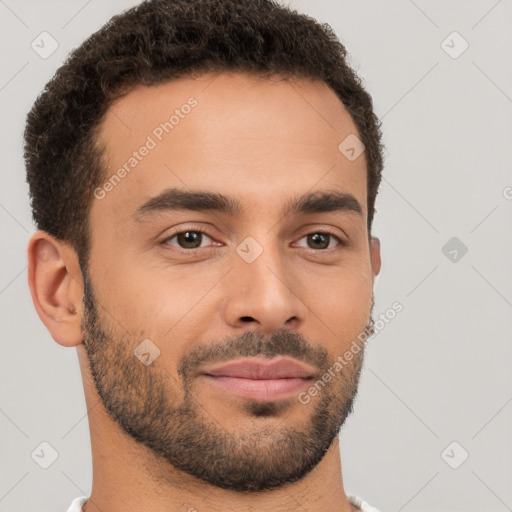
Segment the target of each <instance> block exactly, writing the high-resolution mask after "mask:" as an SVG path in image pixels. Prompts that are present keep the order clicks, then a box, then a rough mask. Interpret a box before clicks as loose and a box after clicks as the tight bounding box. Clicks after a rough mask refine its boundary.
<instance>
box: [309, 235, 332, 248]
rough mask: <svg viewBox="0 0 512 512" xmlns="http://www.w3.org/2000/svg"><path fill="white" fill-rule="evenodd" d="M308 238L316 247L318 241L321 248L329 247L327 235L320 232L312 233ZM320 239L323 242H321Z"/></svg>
mask: <svg viewBox="0 0 512 512" xmlns="http://www.w3.org/2000/svg"><path fill="white" fill-rule="evenodd" d="M309 240H310V241H312V242H313V243H314V244H317V247H316V248H318V243H320V245H321V246H322V247H321V248H322V249H326V248H327V247H329V235H325V234H322V233H314V234H312V235H309ZM322 241H323V242H324V243H322Z"/></svg>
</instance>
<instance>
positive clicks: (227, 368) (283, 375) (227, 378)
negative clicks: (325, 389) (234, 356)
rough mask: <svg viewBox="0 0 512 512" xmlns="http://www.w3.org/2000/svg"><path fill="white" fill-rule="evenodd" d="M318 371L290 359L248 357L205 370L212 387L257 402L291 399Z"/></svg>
mask: <svg viewBox="0 0 512 512" xmlns="http://www.w3.org/2000/svg"><path fill="white" fill-rule="evenodd" d="M314 375H315V371H314V370H313V368H311V367H310V366H307V365H304V364H303V363H299V362H298V361H296V360H292V359H287V358H282V357H280V358H274V359H272V360H268V359H263V358H256V357H252V358H246V359H241V360H237V361H231V362H229V363H227V364H223V365H221V366H217V367H211V368H207V369H205V370H203V371H202V372H201V374H200V376H201V377H202V378H204V379H206V380H207V381H208V383H209V384H211V385H214V386H219V387H220V388H222V389H224V390H227V391H229V392H231V393H234V394H235V395H238V396H241V397H244V398H251V399H253V400H266V401H272V400H280V399H284V398H288V397H290V396H291V395H293V394H294V393H297V392H298V391H300V390H301V389H302V388H304V387H306V386H307V385H309V383H310V381H311V380H312V379H313V377H314Z"/></svg>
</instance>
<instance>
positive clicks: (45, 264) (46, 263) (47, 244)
mask: <svg viewBox="0 0 512 512" xmlns="http://www.w3.org/2000/svg"><path fill="white" fill-rule="evenodd" d="M27 257H28V284H29V287H30V293H31V295H32V301H33V302H34V306H35V308H36V310H37V314H38V315H39V318H40V319H41V321H42V322H43V323H44V325H45V326H46V328H47V329H48V331H50V334H51V336H52V338H53V339H54V340H55V341H56V342H57V343H58V344H59V345H63V346H65V347H73V346H77V345H80V343H82V330H81V327H80V321H81V318H82V298H83V289H84V287H83V278H82V272H81V269H80V265H79V263H78V256H77V254H76V252H75V251H74V249H73V248H72V247H71V246H69V245H68V244H67V243H65V242H62V241H60V240H57V239H56V238H54V237H53V236H52V235H50V234H49V233H47V232H46V231H41V230H39V231H36V232H35V233H34V234H33V235H32V236H31V238H30V241H29V243H28V248H27Z"/></svg>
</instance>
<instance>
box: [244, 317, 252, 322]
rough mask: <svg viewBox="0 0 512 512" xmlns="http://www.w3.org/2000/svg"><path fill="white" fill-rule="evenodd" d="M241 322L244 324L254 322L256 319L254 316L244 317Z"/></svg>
mask: <svg viewBox="0 0 512 512" xmlns="http://www.w3.org/2000/svg"><path fill="white" fill-rule="evenodd" d="M241 320H242V321H244V322H254V318H253V317H252V316H243V317H242V318H241Z"/></svg>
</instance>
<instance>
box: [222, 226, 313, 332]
mask: <svg viewBox="0 0 512 512" xmlns="http://www.w3.org/2000/svg"><path fill="white" fill-rule="evenodd" d="M272 234H273V232H271V233H270V234H269V233H267V234H263V235H258V240H257V239H256V237H247V238H246V239H244V240H243V241H242V243H240V244H239V246H238V247H237V248H236V255H235V258H234V265H233V270H232V271H231V272H230V274H231V280H230V283H231V286H230V290H229V294H228V299H227V300H228V305H227V308H226V321H227V322H228V323H230V324H231V325H236V326H241V325H244V326H247V325H248V322H249V323H251V325H252V324H254V327H255V328H256V327H257V328H258V329H260V330H262V331H268V332H271V331H273V330H275V329H279V328H290V327H293V328H297V327H298V326H299V325H300V323H302V321H303V320H304V315H305V308H304V305H303V303H302V302H301V300H300V298H299V297H298V296H297V293H298V292H297V291H295V290H294V287H293V283H291V282H290V279H291V275H290V269H289V267H287V262H286V255H285V254H284V251H283V250H282V248H281V247H280V246H279V245H278V242H276V241H275V240H273V238H272Z"/></svg>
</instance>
